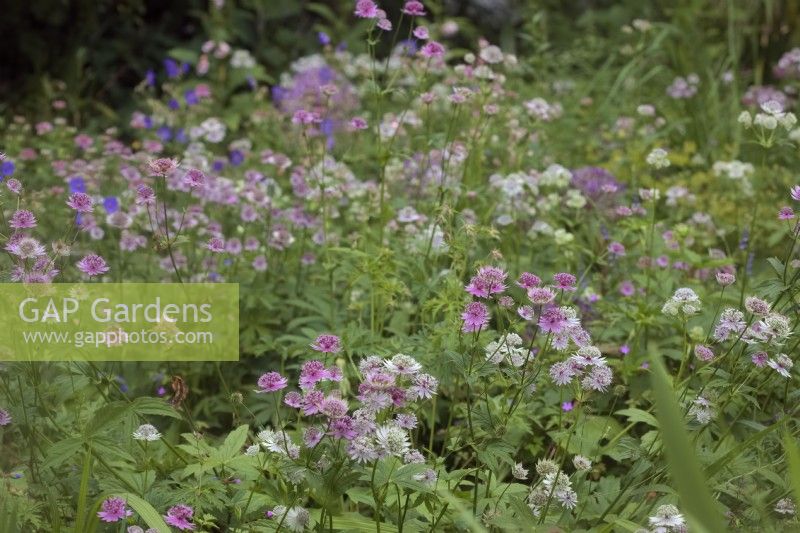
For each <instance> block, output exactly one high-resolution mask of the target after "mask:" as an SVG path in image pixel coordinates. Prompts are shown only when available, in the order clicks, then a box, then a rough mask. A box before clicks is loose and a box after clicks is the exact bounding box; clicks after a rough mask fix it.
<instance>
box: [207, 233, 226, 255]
mask: <svg viewBox="0 0 800 533" xmlns="http://www.w3.org/2000/svg"><path fill="white" fill-rule="evenodd" d="M206 248H208V249H209V250H211V251H212V252H214V253H215V254H220V253H222V252H224V251H225V241H223V240H222V239H220V238H219V237H211V238H210V239H208V242H207V243H206Z"/></svg>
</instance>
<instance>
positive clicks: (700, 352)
mask: <svg viewBox="0 0 800 533" xmlns="http://www.w3.org/2000/svg"><path fill="white" fill-rule="evenodd" d="M694 355H695V357H697V358H698V359H700V360H701V361H711V360H712V359H714V352H713V351H712V350H711V348H709V347H708V346H705V345H703V344H697V345H695V347H694Z"/></svg>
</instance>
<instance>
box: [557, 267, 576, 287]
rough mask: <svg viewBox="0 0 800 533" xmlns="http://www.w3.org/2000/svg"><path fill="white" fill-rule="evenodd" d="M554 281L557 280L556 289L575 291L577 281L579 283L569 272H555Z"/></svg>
mask: <svg viewBox="0 0 800 533" xmlns="http://www.w3.org/2000/svg"><path fill="white" fill-rule="evenodd" d="M553 281H554V282H555V287H556V289H561V290H562V291H574V290H575V283H577V280H576V279H575V276H573V275H572V274H569V273H567V272H559V273H558V274H553Z"/></svg>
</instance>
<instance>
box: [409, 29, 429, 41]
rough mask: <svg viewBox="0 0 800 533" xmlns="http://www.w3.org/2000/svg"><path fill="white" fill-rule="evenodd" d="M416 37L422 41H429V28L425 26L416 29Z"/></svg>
mask: <svg viewBox="0 0 800 533" xmlns="http://www.w3.org/2000/svg"><path fill="white" fill-rule="evenodd" d="M413 33H414V37H416V38H417V39H419V40H420V41H427V40H428V38H429V37H430V33H428V28H426V27H425V26H417V27H416V28H414V32H413Z"/></svg>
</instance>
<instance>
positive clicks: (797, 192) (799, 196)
mask: <svg viewBox="0 0 800 533" xmlns="http://www.w3.org/2000/svg"><path fill="white" fill-rule="evenodd" d="M789 195H790V196H791V197H792V200H794V201H796V202H800V185H795V186H794V187H792V188H791V189H789Z"/></svg>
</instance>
